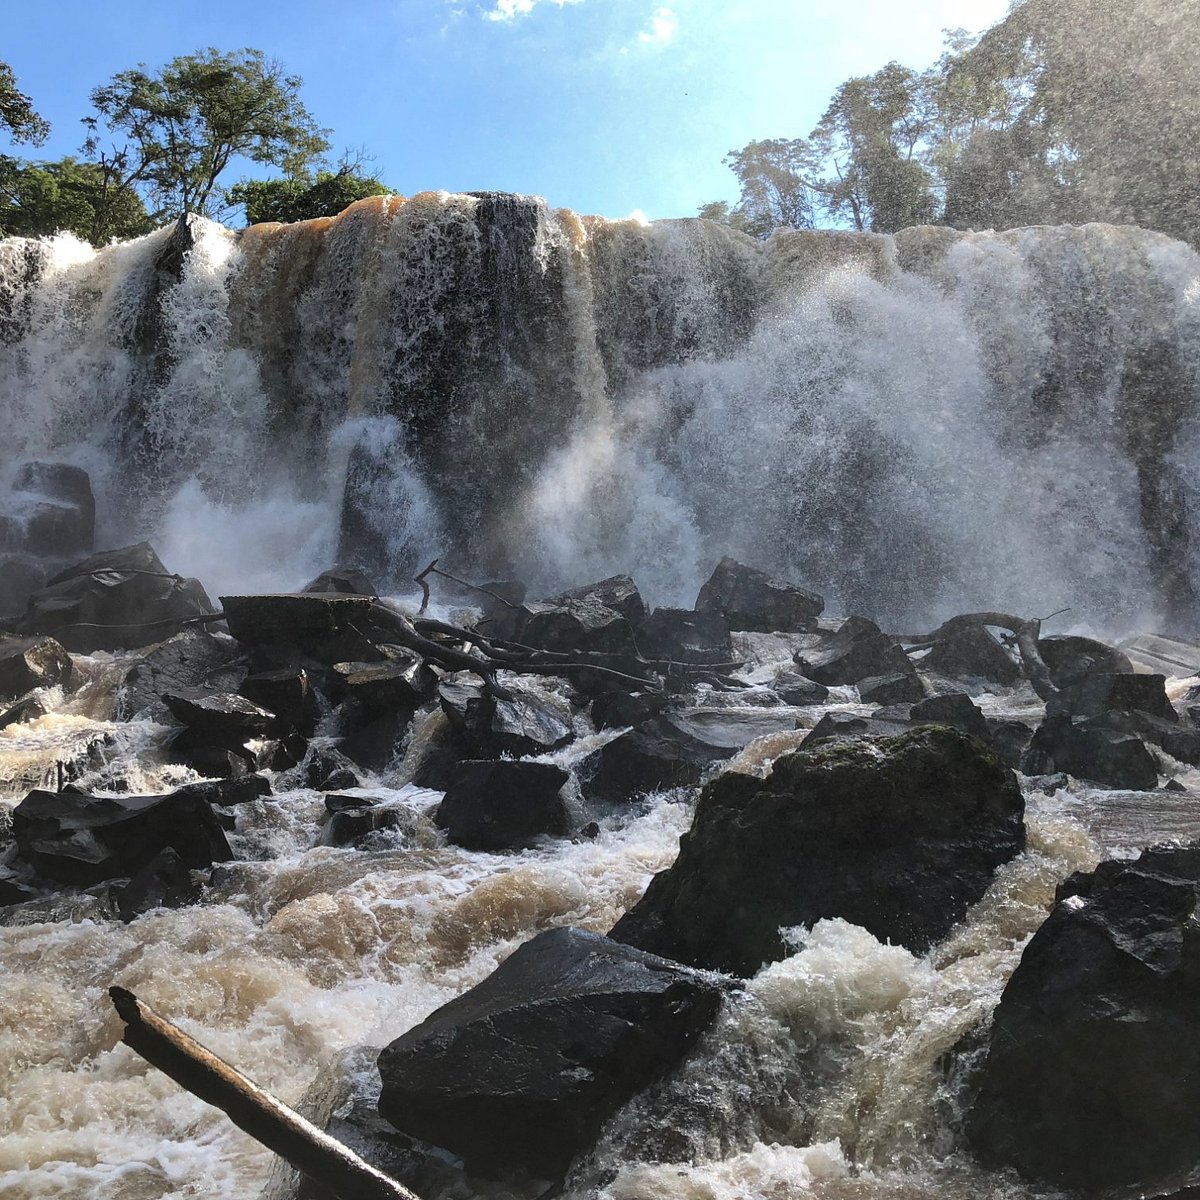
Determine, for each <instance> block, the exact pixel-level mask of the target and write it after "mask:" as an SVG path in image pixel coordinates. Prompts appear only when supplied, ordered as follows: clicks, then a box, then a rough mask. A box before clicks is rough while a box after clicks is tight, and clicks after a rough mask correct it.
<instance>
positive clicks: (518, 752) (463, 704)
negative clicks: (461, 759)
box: [438, 679, 574, 758]
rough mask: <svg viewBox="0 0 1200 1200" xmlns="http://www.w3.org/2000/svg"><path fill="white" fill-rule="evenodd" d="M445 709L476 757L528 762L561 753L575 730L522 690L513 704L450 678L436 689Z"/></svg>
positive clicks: (448, 717)
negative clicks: (545, 755) (539, 755)
mask: <svg viewBox="0 0 1200 1200" xmlns="http://www.w3.org/2000/svg"><path fill="white" fill-rule="evenodd" d="M438 698H439V700H440V701H441V706H442V711H443V712H444V713H445V714H446V719H447V720H448V721H449V722H450V724H451V726H452V727H453V729H454V731H455V732H456V733H457V734H458V735H459V737H460V738H461V739H462V740H463V742H464V744H465V745H466V746H467V747H468V748H469V749H470V750H471V751H472V757H475V758H499V757H501V756H502V755H506V756H508V757H511V758H525V757H529V756H531V755H536V754H547V753H549V752H550V751H552V750H560V749H561V748H562V747H563V746H565V745H566V744H567V743H568V742H570V741H571V739H572V738H573V737H574V734H573V732H572V730H571V727H570V726H569V725H568V724H567V723H566V722H565V721H563V720H562V718H560V717H558V716H556V715H555V714H554V713H552V712H551V711H550V710H549V709H548V708H546V707H545V706H544V705H542V704H539V703H538V702H537V701H536V700H534V699H533V698H532V697H530V696H528V695H525V694H523V693H521V692H515V693H514V694H513V696H512V699H511V700H500V699H497V698H496V697H495V696H490V695H488V694H487V693H486V692H485V691H484V690H483V688H482V687H481V686H480V685H479V684H477V683H473V682H471V683H468V682H466V681H464V680H462V679H447V680H445V681H444V682H443V683H442V684H441V686H440V687H439V688H438Z"/></svg>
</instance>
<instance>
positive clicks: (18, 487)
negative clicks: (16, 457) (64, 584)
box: [3, 462, 96, 559]
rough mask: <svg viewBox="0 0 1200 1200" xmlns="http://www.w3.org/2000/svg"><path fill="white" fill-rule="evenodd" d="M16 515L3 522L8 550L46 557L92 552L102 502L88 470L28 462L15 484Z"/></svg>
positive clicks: (66, 557) (63, 557) (60, 464)
mask: <svg viewBox="0 0 1200 1200" xmlns="http://www.w3.org/2000/svg"><path fill="white" fill-rule="evenodd" d="M13 492H14V499H15V500H16V506H15V508H16V511H15V512H14V513H13V515H12V516H6V517H5V518H3V526H4V529H3V533H4V535H5V540H6V542H7V543H8V546H7V548H9V549H14V550H23V551H25V552H27V553H29V554H33V555H37V556H39V557H42V558H57V559H70V558H74V557H76V556H78V555H80V554H90V553H91V552H92V550H93V549H94V548H95V542H96V500H95V497H94V496H93V495H92V484H91V480H90V479H89V478H88V473H87V472H86V471H85V470H83V468H82V467H73V466H70V465H69V464H67V463H54V462H27V463H24V464H22V466H21V467H20V469H19V470H18V471H17V475H16V478H15V479H14V481H13Z"/></svg>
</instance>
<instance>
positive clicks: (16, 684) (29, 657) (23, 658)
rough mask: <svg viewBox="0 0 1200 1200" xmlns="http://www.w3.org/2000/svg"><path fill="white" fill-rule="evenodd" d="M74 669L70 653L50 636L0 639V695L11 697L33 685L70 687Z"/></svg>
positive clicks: (31, 688)
mask: <svg viewBox="0 0 1200 1200" xmlns="http://www.w3.org/2000/svg"><path fill="white" fill-rule="evenodd" d="M73 671H74V667H73V666H72V664H71V656H70V655H69V654H68V653H67V652H66V650H64V649H63V647H62V646H61V645H60V644H59V643H58V642H56V641H55V640H54V639H53V638H49V637H43V638H38V637H33V638H5V639H4V640H3V641H0V697H3V698H5V699H10V700H11V699H13V698H15V697H17V696H24V695H25V694H26V693H27V692H31V691H33V689H34V688H44V687H66V686H69V684H70V682H71V675H72V672H73Z"/></svg>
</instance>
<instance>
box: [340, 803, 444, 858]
mask: <svg viewBox="0 0 1200 1200" xmlns="http://www.w3.org/2000/svg"><path fill="white" fill-rule="evenodd" d="M325 809H326V812H327V813H328V814H329V818H328V820H327V821H326V822H325V825H324V828H323V829H322V830H321V837H320V844H321V845H322V846H350V847H353V848H354V849H356V850H373V849H382V848H385V847H387V846H388V845H389V844H390V845H391V846H392V847H394V846H395V845H396V843H397V840H400V841H403V843H404V844H405V845H406V846H420V847H425V848H428V847H430V846H433V845H435V844H436V843H437V839H438V835H437V829H436V828H435V826H434V824H433V822H432V821H430V819H429V818H428V817H427V816H425V815H424V814H423V813H419V812H416V811H415V810H414V809H411V808H407V807H405V806H403V805H398V804H392V803H386V802H381V801H380V799H379V798H378V797H374V796H363V795H328V796H326V797H325Z"/></svg>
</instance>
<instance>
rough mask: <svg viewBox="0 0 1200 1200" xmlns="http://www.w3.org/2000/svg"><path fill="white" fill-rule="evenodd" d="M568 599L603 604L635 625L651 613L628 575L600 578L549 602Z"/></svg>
mask: <svg viewBox="0 0 1200 1200" xmlns="http://www.w3.org/2000/svg"><path fill="white" fill-rule="evenodd" d="M522 599H524V597H522ZM568 600H587V601H592V602H594V603H597V604H602V605H604V607H605V608H611V609H612V610H613V612H615V613H620V614H621V616H623V617H624V618H625V620H627V621H628V622H629V623H630V624H631V625H634V626H637V625H640V624H641V623H642V621H644V620H645V619H646V617H647V616H649V614H650V609H649V607H648V606H647V604H646V602H645V600H643V599H642V593H641V592H639V591H638V587H637V584H636V583H634V582H633V580H632V579H631V578H630V577H629V576H628V575H613V576H612V577H611V578H609V579H602V580H600V582H599V583H587V584H584V586H583V587H577V588H571V589H570V590H569V591H565V592H562V593H561V594H560V595H558V596H553V597H551V599H550V601H549V603H551V604H564V603H566V602H567V601H568Z"/></svg>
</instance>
